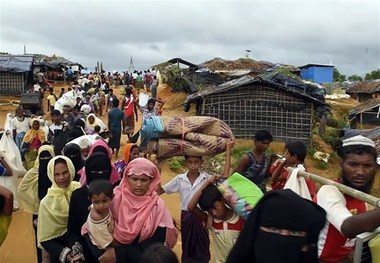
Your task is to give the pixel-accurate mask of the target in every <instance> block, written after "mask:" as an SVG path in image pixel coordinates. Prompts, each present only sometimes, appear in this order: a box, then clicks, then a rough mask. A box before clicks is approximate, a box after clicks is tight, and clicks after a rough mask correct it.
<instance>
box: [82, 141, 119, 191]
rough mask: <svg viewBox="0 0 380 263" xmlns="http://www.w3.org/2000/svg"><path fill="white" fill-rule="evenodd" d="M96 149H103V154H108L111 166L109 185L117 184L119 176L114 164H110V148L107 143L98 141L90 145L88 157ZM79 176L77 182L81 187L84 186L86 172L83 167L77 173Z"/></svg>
mask: <svg viewBox="0 0 380 263" xmlns="http://www.w3.org/2000/svg"><path fill="white" fill-rule="evenodd" d="M97 147H102V148H104V152H105V153H106V154H108V157H109V158H110V160H111V166H112V173H111V177H110V182H111V184H114V183H116V182H118V181H119V180H120V175H119V173H118V172H117V170H116V168H115V164H114V163H113V162H112V151H111V149H110V147H108V145H107V143H106V142H105V141H103V140H100V139H99V140H96V141H95V142H94V143H93V144H92V145H91V148H90V151H89V152H88V156H91V154H92V153H93V152H94V149H95V148H97ZM97 151H98V150H97ZM79 174H80V179H79V182H80V184H81V185H82V186H83V185H85V184H86V171H85V169H84V167H83V168H82V169H81V170H80V171H79Z"/></svg>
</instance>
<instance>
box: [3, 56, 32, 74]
mask: <svg viewBox="0 0 380 263" xmlns="http://www.w3.org/2000/svg"><path fill="white" fill-rule="evenodd" d="M32 63H33V56H28V55H0V71H13V72H26V71H29V70H31V66H32Z"/></svg>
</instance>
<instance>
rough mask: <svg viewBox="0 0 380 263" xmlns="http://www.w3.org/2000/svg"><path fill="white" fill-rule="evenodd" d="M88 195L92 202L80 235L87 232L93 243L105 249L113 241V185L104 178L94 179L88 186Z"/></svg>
mask: <svg viewBox="0 0 380 263" xmlns="http://www.w3.org/2000/svg"><path fill="white" fill-rule="evenodd" d="M88 195H89V199H90V201H91V203H92V205H91V206H90V208H91V210H90V213H89V214H88V218H87V221H86V223H85V224H84V225H83V227H82V235H84V234H85V233H88V235H89V237H90V239H91V242H92V244H93V245H95V246H97V247H98V248H99V249H106V248H107V247H109V246H111V243H112V241H113V236H112V235H113V228H114V218H113V215H112V212H111V209H110V207H111V201H112V198H113V186H112V184H111V183H110V182H109V181H106V180H95V181H92V182H91V183H90V185H89V186H88Z"/></svg>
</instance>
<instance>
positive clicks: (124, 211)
mask: <svg viewBox="0 0 380 263" xmlns="http://www.w3.org/2000/svg"><path fill="white" fill-rule="evenodd" d="M143 174H144V175H147V176H148V177H150V178H152V180H151V183H150V185H149V189H148V191H147V192H146V194H145V195H143V196H136V195H134V194H133V193H132V192H131V190H130V187H129V183H128V178H129V176H131V175H143ZM160 177H161V176H160V172H159V170H158V168H157V167H156V166H155V165H154V164H153V163H152V162H151V161H149V160H147V159H145V158H136V159H134V160H132V161H131V162H130V163H129V164H128V166H127V168H126V169H125V171H124V176H123V179H122V181H121V183H120V185H119V186H117V187H116V188H115V190H114V194H115V197H114V199H113V200H112V208H111V209H112V212H113V215H114V217H115V221H116V223H115V229H114V238H115V239H116V240H117V241H118V242H120V243H122V244H130V243H132V242H133V241H134V240H135V239H136V238H137V237H138V236H139V242H140V241H144V240H146V239H149V238H151V237H152V236H153V234H154V232H155V231H156V229H157V227H166V244H167V245H168V246H169V247H173V246H174V245H175V243H176V241H177V231H176V228H175V227H174V224H173V219H172V217H171V215H170V213H169V211H168V209H167V208H166V207H165V204H164V201H163V200H162V199H161V198H160V197H159V196H158V195H157V193H156V188H157V186H158V184H159V183H160Z"/></svg>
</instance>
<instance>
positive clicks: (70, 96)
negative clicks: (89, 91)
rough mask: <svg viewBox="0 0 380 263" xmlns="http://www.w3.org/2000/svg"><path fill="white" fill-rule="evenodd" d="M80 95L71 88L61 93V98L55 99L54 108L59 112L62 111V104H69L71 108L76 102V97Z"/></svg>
mask: <svg viewBox="0 0 380 263" xmlns="http://www.w3.org/2000/svg"><path fill="white" fill-rule="evenodd" d="M79 96H80V95H79V94H78V93H77V92H76V91H75V90H71V91H68V92H66V93H64V94H63V96H62V97H61V98H59V99H58V100H57V102H56V103H55V104H54V109H55V110H59V111H60V112H61V113H62V112H63V106H65V105H67V106H70V108H73V107H74V106H75V104H76V99H77V97H79Z"/></svg>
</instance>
